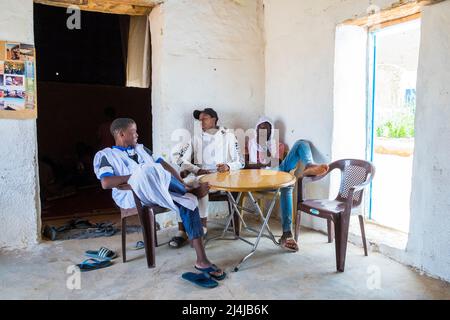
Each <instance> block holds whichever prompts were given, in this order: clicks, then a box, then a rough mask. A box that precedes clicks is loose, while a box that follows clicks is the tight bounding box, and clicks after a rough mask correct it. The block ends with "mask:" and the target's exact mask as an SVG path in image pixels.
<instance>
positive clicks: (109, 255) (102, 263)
mask: <svg viewBox="0 0 450 320" xmlns="http://www.w3.org/2000/svg"><path fill="white" fill-rule="evenodd" d="M85 255H86V256H88V257H90V258H89V259H86V260H84V261H83V262H82V263H79V264H77V267H78V268H79V269H80V271H81V272H86V271H91V270H97V269H102V268H106V267H109V266H111V265H112V264H113V263H112V261H111V260H112V259H114V258H117V254H116V253H115V252H114V251H112V250H110V249H108V248H105V247H101V248H100V249H99V250H95V251H94V250H88V251H86V252H85Z"/></svg>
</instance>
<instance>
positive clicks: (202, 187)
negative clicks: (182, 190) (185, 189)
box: [192, 182, 209, 198]
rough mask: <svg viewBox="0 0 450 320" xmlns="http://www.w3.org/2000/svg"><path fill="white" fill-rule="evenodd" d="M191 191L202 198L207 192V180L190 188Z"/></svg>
mask: <svg viewBox="0 0 450 320" xmlns="http://www.w3.org/2000/svg"><path fill="white" fill-rule="evenodd" d="M192 193H193V194H194V195H195V196H196V197H197V198H203V197H204V196H206V195H207V194H208V193H209V183H208V182H203V183H200V185H199V186H198V188H195V189H192Z"/></svg>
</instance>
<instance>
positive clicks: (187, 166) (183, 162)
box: [172, 141, 200, 174]
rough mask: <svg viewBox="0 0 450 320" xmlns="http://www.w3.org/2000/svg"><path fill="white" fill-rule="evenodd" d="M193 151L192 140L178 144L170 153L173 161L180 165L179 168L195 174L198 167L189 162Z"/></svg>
mask: <svg viewBox="0 0 450 320" xmlns="http://www.w3.org/2000/svg"><path fill="white" fill-rule="evenodd" d="M192 153H193V147H192V142H191V141H190V142H188V143H186V144H184V145H180V146H179V147H178V148H177V150H176V151H175V152H174V153H173V154H172V159H173V161H174V162H175V163H176V164H177V165H178V166H180V168H181V170H183V171H184V170H187V171H189V172H193V173H195V174H197V173H198V171H199V170H200V167H198V166H196V165H195V164H193V163H192V162H191V159H192Z"/></svg>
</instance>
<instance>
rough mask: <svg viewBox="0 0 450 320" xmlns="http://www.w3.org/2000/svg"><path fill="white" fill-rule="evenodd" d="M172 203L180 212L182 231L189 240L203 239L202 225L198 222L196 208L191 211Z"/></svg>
mask: <svg viewBox="0 0 450 320" xmlns="http://www.w3.org/2000/svg"><path fill="white" fill-rule="evenodd" d="M174 203H175V205H176V206H177V207H178V209H179V210H180V217H181V220H182V221H183V226H184V230H186V233H187V235H188V237H189V240H194V239H197V238H201V237H203V225H202V222H201V220H200V214H199V213H198V208H195V210H194V211H192V210H189V209H188V208H186V207H183V206H182V205H181V204H179V203H177V202H174Z"/></svg>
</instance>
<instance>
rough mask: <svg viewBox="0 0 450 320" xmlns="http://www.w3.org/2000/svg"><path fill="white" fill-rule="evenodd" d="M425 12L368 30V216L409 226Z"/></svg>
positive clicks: (400, 226)
mask: <svg viewBox="0 0 450 320" xmlns="http://www.w3.org/2000/svg"><path fill="white" fill-rule="evenodd" d="M420 23H421V21H420V18H418V19H415V20H412V21H408V22H403V23H399V24H395V25H392V26H389V27H386V28H382V29H379V30H376V31H373V32H370V33H369V72H370V75H369V88H368V92H369V102H368V106H369V108H368V109H369V110H368V111H369V112H368V115H369V116H368V121H367V130H368V134H367V137H368V143H367V146H368V148H367V158H368V159H370V161H372V162H373V163H374V165H375V167H376V170H377V172H376V175H377V177H376V179H374V181H373V183H372V186H371V196H370V201H369V219H371V220H373V221H375V222H377V223H379V224H381V225H383V226H386V227H390V228H393V229H396V230H399V231H403V232H405V233H408V232H409V216H410V204H409V202H410V195H411V179H412V164H413V152H414V134H415V132H414V115H415V110H416V80H417V68H418V61H419V47H420Z"/></svg>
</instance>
